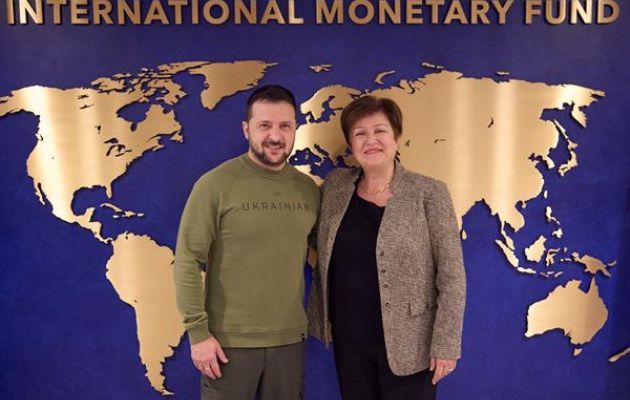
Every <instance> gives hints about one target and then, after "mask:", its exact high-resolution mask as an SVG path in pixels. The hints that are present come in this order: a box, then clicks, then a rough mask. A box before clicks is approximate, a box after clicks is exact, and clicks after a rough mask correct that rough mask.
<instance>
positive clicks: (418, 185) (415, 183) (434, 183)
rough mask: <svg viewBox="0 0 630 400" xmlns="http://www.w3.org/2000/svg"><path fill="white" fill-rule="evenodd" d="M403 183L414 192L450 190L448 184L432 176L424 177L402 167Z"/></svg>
mask: <svg viewBox="0 0 630 400" xmlns="http://www.w3.org/2000/svg"><path fill="white" fill-rule="evenodd" d="M401 172H402V175H403V179H402V182H403V184H404V186H405V187H407V188H409V189H412V190H418V189H419V190H421V191H423V192H429V193H430V192H433V191H443V190H448V189H447V185H446V183H444V182H443V181H441V180H439V179H436V178H432V177H430V176H426V175H422V174H419V173H417V172H414V171H409V170H408V169H406V168H404V167H402V171H401Z"/></svg>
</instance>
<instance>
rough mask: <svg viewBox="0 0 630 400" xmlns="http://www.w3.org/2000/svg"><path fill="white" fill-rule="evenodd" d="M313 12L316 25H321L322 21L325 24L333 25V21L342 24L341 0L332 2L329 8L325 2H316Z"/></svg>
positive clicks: (323, 0) (322, 0) (319, 0)
mask: <svg viewBox="0 0 630 400" xmlns="http://www.w3.org/2000/svg"><path fill="white" fill-rule="evenodd" d="M315 11H316V16H315V22H316V23H317V24H322V23H323V22H322V21H323V20H324V19H325V20H326V23H327V24H334V23H335V19H336V20H337V21H336V23H337V24H343V19H344V18H343V0H333V4H332V7H331V8H329V7H328V3H327V1H326V0H317V3H315ZM322 17H323V18H322Z"/></svg>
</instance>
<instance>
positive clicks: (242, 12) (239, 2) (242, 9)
mask: <svg viewBox="0 0 630 400" xmlns="http://www.w3.org/2000/svg"><path fill="white" fill-rule="evenodd" d="M256 8H257V5H256V0H250V2H249V8H247V6H246V5H245V3H243V0H236V2H235V3H234V22H235V23H236V24H237V25H240V24H241V23H242V18H243V17H245V19H246V20H247V22H248V23H249V24H255V23H256Z"/></svg>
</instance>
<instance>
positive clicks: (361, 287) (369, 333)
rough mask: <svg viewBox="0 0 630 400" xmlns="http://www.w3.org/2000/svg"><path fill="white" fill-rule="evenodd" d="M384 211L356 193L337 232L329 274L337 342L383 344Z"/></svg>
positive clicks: (334, 335)
mask: <svg viewBox="0 0 630 400" xmlns="http://www.w3.org/2000/svg"><path fill="white" fill-rule="evenodd" d="M384 210H385V207H379V206H378V205H376V204H374V203H371V202H369V201H367V200H364V199H362V198H361V197H359V196H358V195H357V193H356V191H355V192H354V194H353V195H352V199H351V200H350V204H349V205H348V210H347V211H346V215H344V217H343V220H342V221H341V225H340V226H339V230H338V231H337V237H336V239H335V244H334V246H333V250H332V254H331V258H330V269H329V275H328V277H329V286H330V321H331V323H332V333H333V340H345V341H352V342H358V343H382V341H383V337H384V335H383V321H382V317H381V299H380V295H379V284H378V269H377V266H376V239H377V237H378V229H379V227H380V225H381V219H382V218H383V211H384Z"/></svg>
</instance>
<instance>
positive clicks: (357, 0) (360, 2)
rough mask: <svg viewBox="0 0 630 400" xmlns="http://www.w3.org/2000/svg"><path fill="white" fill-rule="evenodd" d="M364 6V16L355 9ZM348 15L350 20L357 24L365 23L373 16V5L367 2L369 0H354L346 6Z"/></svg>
mask: <svg viewBox="0 0 630 400" xmlns="http://www.w3.org/2000/svg"><path fill="white" fill-rule="evenodd" d="M361 6H362V7H363V8H365V16H364V17H360V16H359V13H358V12H357V9H358V8H359V7H361ZM348 16H349V17H350V20H351V21H352V22H354V23H355V24H357V25H365V24H367V23H369V22H370V21H371V20H372V18H374V5H373V4H372V3H370V2H369V0H354V1H353V2H352V3H350V7H349V8H348Z"/></svg>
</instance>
